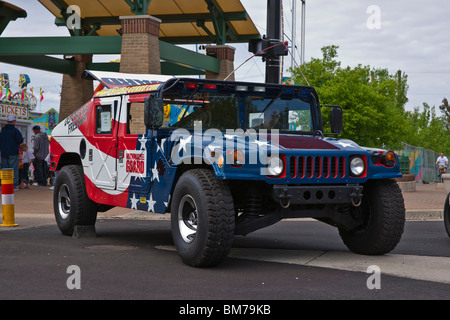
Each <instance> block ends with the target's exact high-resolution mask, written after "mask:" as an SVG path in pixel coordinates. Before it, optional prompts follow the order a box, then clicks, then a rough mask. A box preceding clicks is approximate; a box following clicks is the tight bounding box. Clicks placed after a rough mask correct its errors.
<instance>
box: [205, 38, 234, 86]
mask: <svg viewBox="0 0 450 320" xmlns="http://www.w3.org/2000/svg"><path fill="white" fill-rule="evenodd" d="M235 51H236V48H234V47H231V46H227V45H222V46H207V47H206V54H207V55H208V56H211V57H214V58H217V59H219V60H220V73H214V72H210V71H206V79H213V80H224V79H225V78H226V77H227V76H228V75H229V74H230V73H231V72H232V71H233V70H234V53H235ZM234 79H235V77H234V73H233V74H232V75H231V76H230V77H229V78H228V79H227V80H228V81H234Z"/></svg>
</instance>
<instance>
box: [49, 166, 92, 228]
mask: <svg viewBox="0 0 450 320" xmlns="http://www.w3.org/2000/svg"><path fill="white" fill-rule="evenodd" d="M53 211H54V213H55V219H56V223H57V225H58V228H59V230H60V231H61V233H62V234H64V235H69V236H71V235H72V234H73V231H74V229H75V226H90V225H95V222H96V220H97V204H96V203H95V202H93V201H92V200H91V199H90V198H89V197H88V196H87V193H86V184H85V181H84V173H83V169H82V167H81V166H80V165H68V166H65V167H63V168H62V169H61V171H59V173H58V176H57V177H56V181H55V190H54V193H53Z"/></svg>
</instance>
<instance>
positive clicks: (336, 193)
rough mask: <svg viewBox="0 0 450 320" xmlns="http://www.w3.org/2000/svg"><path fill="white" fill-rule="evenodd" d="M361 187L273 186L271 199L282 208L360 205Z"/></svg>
mask: <svg viewBox="0 0 450 320" xmlns="http://www.w3.org/2000/svg"><path fill="white" fill-rule="evenodd" d="M362 191H363V186H361V185H334V186H333V185H329V186H288V185H274V186H273V189H272V198H273V200H274V201H275V202H277V203H280V205H281V206H282V207H288V206H289V205H291V204H346V203H348V204H353V205H355V206H357V205H359V204H360V203H361V198H362V195H363V194H362Z"/></svg>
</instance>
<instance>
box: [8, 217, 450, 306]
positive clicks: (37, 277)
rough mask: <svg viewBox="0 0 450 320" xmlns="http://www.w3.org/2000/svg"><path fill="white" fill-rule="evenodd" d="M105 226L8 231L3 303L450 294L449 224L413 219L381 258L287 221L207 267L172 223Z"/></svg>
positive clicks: (237, 244) (311, 225) (239, 240)
mask: <svg viewBox="0 0 450 320" xmlns="http://www.w3.org/2000/svg"><path fill="white" fill-rule="evenodd" d="M49 223H51V222H49ZM96 229H97V235H98V236H97V237H92V238H82V239H75V238H72V237H67V236H62V235H61V234H60V232H59V230H58V228H57V227H56V225H54V224H50V225H44V226H38V227H33V228H23V229H14V230H8V231H2V232H0V299H1V300H4V299H14V300H16V299H26V300H34V299H44V300H47V299H56V300H60V299H83V300H85V299H107V300H111V299H120V300H129V299H149V300H171V301H177V302H176V304H175V305H173V306H171V309H170V307H169V311H171V312H172V313H177V312H178V311H179V309H180V308H181V307H180V306H182V305H183V303H185V301H186V300H187V301H197V302H198V301H203V300H208V301H210V302H209V303H212V301H211V300H215V301H216V302H217V301H231V302H240V303H244V302H246V303H249V302H252V301H253V302H254V301H259V300H261V301H264V302H266V303H268V304H270V303H272V304H274V303H275V302H276V301H281V300H284V301H286V300H311V299H312V300H314V299H326V300H335V299H337V300H351V299H358V300H361V299H362V300H384V299H408V300H409V299H414V300H415V299H432V300H435V299H449V298H450V267H449V263H450V238H449V237H448V236H447V234H446V233H445V230H444V227H443V222H442V221H408V222H407V223H406V228H405V232H404V236H403V238H402V240H401V242H400V244H399V245H398V246H397V248H396V249H395V250H394V251H393V252H392V253H391V254H389V255H385V256H377V257H368V256H361V255H355V254H353V253H350V252H349V251H348V250H347V248H346V247H345V246H344V245H343V244H342V241H341V239H340V237H339V235H338V233H337V230H336V229H334V228H333V227H330V226H328V225H325V224H323V223H320V222H316V221H282V222H280V223H278V224H275V225H273V226H271V227H268V228H265V229H262V230H259V231H257V232H255V233H253V234H250V235H248V236H246V237H241V236H238V237H236V239H235V241H234V245H233V249H232V250H231V253H230V257H229V258H228V259H227V260H226V261H225V262H224V263H222V264H221V265H219V266H217V267H214V268H206V269H199V268H192V267H189V266H186V265H184V264H183V263H182V262H181V260H180V258H179V257H178V255H177V253H176V252H175V251H174V249H173V242H172V238H171V233H170V225H169V221H139V220H117V219H116V220H99V221H98V222H97V224H96ZM369 265H378V266H379V267H380V271H381V272H380V273H379V280H380V281H379V282H380V284H381V286H380V289H377V288H375V289H369V288H368V285H367V284H368V282H369V280H370V279H369V277H371V275H372V273H370V272H367V268H368V266H369ZM73 266H76V267H77V268H78V269H77V270H78V272H75V271H73V270H74V269H73ZM398 270H400V271H398ZM447 270H448V271H447ZM397 272H403V273H397ZM427 274H430V277H431V279H432V280H423V275H427ZM75 275H76V276H78V278H73V277H74V276H75ZM433 277H435V278H433ZM74 279H75V280H74ZM425 279H428V278H425ZM71 283H72V284H74V283H76V284H78V285H79V286H80V288H79V289H77V288H72V289H69V287H70V284H71ZM68 284H69V285H68ZM220 303H222V302H220ZM156 306H158V304H157V305H156ZM288 306H291V307H292V308H295V304H292V305H288ZM274 308H276V305H272V311H273V312H275V311H274V310H275V309H274ZM220 310H221V309H220V307H219V309H217V310H216V311H217V312H220ZM222 311H223V310H222Z"/></svg>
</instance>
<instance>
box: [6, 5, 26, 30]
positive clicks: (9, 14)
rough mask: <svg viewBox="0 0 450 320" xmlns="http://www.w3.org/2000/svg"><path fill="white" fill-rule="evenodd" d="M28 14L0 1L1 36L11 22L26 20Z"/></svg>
mask: <svg viewBox="0 0 450 320" xmlns="http://www.w3.org/2000/svg"><path fill="white" fill-rule="evenodd" d="M26 16H27V12H26V11H25V10H23V9H21V8H19V7H16V6H15V5H12V4H11V3H8V2H5V1H0V35H1V34H2V32H3V30H5V28H6V26H7V25H8V23H9V22H10V21H15V20H16V19H17V18H26Z"/></svg>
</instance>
